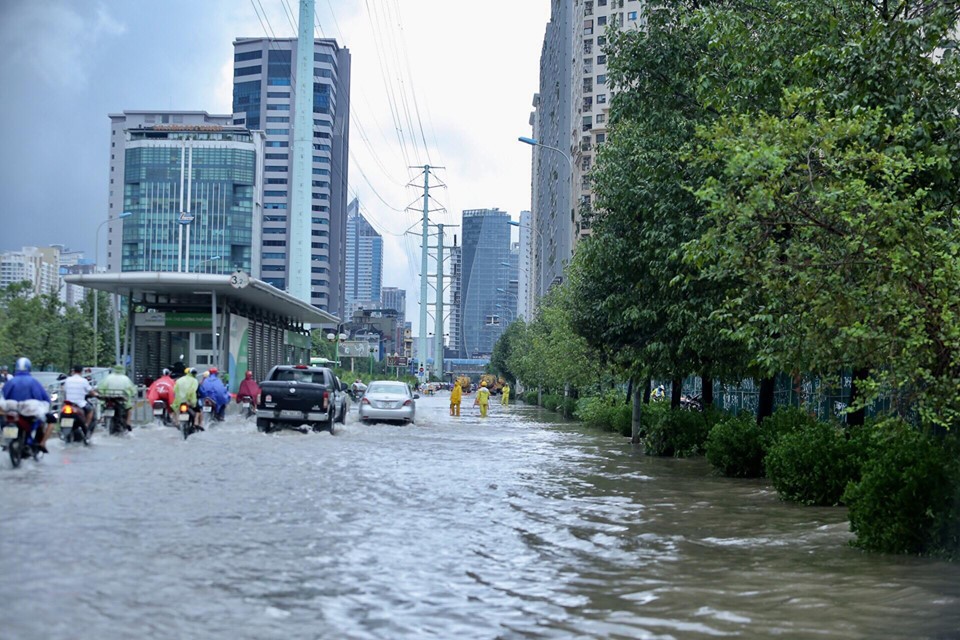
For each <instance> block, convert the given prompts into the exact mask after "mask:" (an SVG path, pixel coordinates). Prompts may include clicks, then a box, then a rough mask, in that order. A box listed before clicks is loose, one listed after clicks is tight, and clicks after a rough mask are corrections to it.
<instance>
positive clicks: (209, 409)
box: [203, 398, 223, 424]
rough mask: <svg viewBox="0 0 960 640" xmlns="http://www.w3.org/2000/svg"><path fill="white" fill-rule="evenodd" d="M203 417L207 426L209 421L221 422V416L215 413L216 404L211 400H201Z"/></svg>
mask: <svg viewBox="0 0 960 640" xmlns="http://www.w3.org/2000/svg"><path fill="white" fill-rule="evenodd" d="M203 417H204V419H205V420H206V421H207V424H210V421H211V420H214V421H216V422H223V414H222V413H217V403H216V402H214V400H213V398H204V399H203Z"/></svg>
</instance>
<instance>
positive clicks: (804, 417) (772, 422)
mask: <svg viewBox="0 0 960 640" xmlns="http://www.w3.org/2000/svg"><path fill="white" fill-rule="evenodd" d="M817 423H818V420H817V419H816V418H815V417H814V416H812V415H810V414H809V413H807V412H806V411H803V410H802V409H798V408H797V407H781V408H779V409H777V410H776V411H774V412H773V415H772V416H767V418H766V419H764V421H763V428H762V429H761V436H762V439H763V440H762V443H761V444H762V445H763V448H764V452H766V451H768V450H769V449H770V447H772V446H773V445H774V444H775V443H776V442H777V440H779V438H780V436H782V435H784V434H787V433H796V432H798V431H799V432H802V431H805V430H808V429H813V428H814V427H815V426H816V425H817Z"/></svg>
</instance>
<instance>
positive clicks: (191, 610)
mask: <svg viewBox="0 0 960 640" xmlns="http://www.w3.org/2000/svg"><path fill="white" fill-rule="evenodd" d="M464 400H465V402H464V415H463V416H461V417H460V418H459V419H455V418H451V417H449V416H448V415H447V411H446V402H447V399H446V397H445V396H440V397H430V398H421V400H419V401H418V420H417V424H416V425H415V426H410V427H398V426H387V425H372V426H363V425H360V424H359V423H358V422H357V421H356V410H355V409H354V411H353V413H352V414H351V415H350V417H349V418H348V421H347V424H346V425H344V426H340V427H338V432H337V434H336V435H335V436H330V435H329V434H308V435H300V434H294V433H285V434H280V435H270V436H267V435H263V434H260V433H257V431H256V427H255V426H254V424H253V422H252V421H246V422H245V421H243V420H241V419H240V418H238V417H231V418H228V420H227V421H226V422H225V423H222V424H219V425H215V426H214V427H213V428H212V429H210V430H209V431H208V432H206V433H203V434H198V435H196V436H193V437H191V438H190V440H188V441H186V442H184V441H183V440H182V439H181V438H180V437H179V435H178V433H177V432H176V431H175V430H173V429H169V428H163V427H149V428H143V429H137V430H136V431H135V432H134V433H132V434H131V435H129V436H127V437H120V438H111V437H109V436H106V435H103V434H98V435H97V436H95V443H94V445H93V446H91V447H89V448H82V447H79V448H78V447H70V448H66V447H64V446H63V445H61V444H60V443H56V444H54V447H53V448H52V451H51V454H50V455H49V456H47V457H46V458H44V459H43V460H41V461H40V462H39V463H35V462H33V461H27V462H25V463H24V464H23V466H22V467H21V468H20V469H17V470H14V469H11V468H10V465H9V460H8V459H7V458H5V457H4V458H3V459H0V495H2V508H3V515H2V519H0V593H2V594H3V595H2V599H3V606H2V608H0V637H3V638H80V637H83V638H130V637H138V638H141V637H146V638H391V639H392V638H715V637H741V638H756V637H771V636H778V637H783V638H811V637H816V638H850V639H854V638H938V639H947V638H960V566H957V565H951V564H947V563H943V562H938V561H933V560H923V559H916V558H904V557H889V556H877V555H868V554H864V553H861V552H860V551H857V550H856V549H853V548H850V547H849V546H848V544H847V542H848V540H849V539H850V534H849V532H848V527H847V522H846V514H845V512H844V510H843V509H818V508H808V507H799V506H794V505H789V504H785V503H782V502H780V501H779V500H778V499H777V497H776V494H775V493H774V492H773V490H772V489H771V488H770V487H769V485H768V484H766V482H764V481H735V480H729V479H724V478H719V477H715V476H713V475H711V473H710V470H709V468H708V466H707V464H706V463H705V462H704V461H703V460H661V459H654V458H648V457H645V456H643V455H642V454H640V453H638V452H636V451H634V450H633V449H632V448H631V447H630V445H629V443H628V442H627V441H625V440H624V439H621V438H619V437H617V436H613V435H610V434H598V433H592V432H586V431H584V430H582V429H581V428H580V427H579V426H577V425H574V424H557V418H556V416H555V415H554V414H549V413H545V412H542V411H541V410H539V409H535V408H530V407H525V406H522V405H521V406H517V407H513V406H512V407H510V408H508V409H503V408H502V407H500V406H499V405H498V404H494V405H493V406H492V409H491V413H492V415H491V417H489V418H488V419H486V420H485V421H481V419H480V418H479V417H478V416H477V415H476V410H475V409H473V408H472V407H470V406H469V403H470V402H472V396H469V397H467V398H465V399H464Z"/></svg>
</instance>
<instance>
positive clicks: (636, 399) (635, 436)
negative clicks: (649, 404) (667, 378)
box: [630, 379, 650, 444]
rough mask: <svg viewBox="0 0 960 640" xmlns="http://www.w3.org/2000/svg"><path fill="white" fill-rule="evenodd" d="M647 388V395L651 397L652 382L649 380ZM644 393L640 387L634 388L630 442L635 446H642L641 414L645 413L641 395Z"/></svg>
mask: <svg viewBox="0 0 960 640" xmlns="http://www.w3.org/2000/svg"><path fill="white" fill-rule="evenodd" d="M631 382H633V380H632V379H631ZM646 388H647V393H646V395H647V396H649V395H650V381H649V380H648V381H647V385H646ZM642 393H643V392H642V391H641V390H640V387H639V385H636V386H634V389H633V413H632V418H631V422H630V442H632V443H633V444H640V433H641V431H642V427H641V425H640V416H641V415H642V414H641V412H642V411H643V402H641V400H642V398H641V394H642Z"/></svg>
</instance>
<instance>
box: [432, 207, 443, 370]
mask: <svg viewBox="0 0 960 640" xmlns="http://www.w3.org/2000/svg"><path fill="white" fill-rule="evenodd" d="M437 227H438V229H439V232H438V233H437V311H436V316H435V317H434V320H435V321H436V322H435V325H434V326H435V327H436V328H435V329H434V337H435V338H436V351H434V354H433V364H434V367H435V368H436V373H437V377H438V378H439V379H440V380H441V381H442V380H443V225H442V224H439V225H437Z"/></svg>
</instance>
